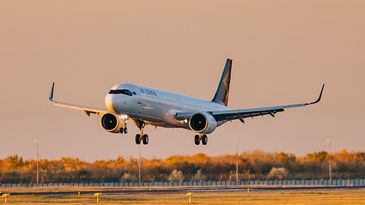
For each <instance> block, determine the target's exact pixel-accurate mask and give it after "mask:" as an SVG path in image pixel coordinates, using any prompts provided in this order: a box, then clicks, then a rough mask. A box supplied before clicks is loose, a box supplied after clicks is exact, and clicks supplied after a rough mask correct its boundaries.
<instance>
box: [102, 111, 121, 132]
mask: <svg viewBox="0 0 365 205" xmlns="http://www.w3.org/2000/svg"><path fill="white" fill-rule="evenodd" d="M100 124H101V127H103V128H104V129H105V130H106V131H108V132H112V133H120V129H121V128H123V127H124V121H123V120H122V119H121V118H120V117H119V116H117V115H115V114H113V113H105V114H103V115H102V116H101V118H100Z"/></svg>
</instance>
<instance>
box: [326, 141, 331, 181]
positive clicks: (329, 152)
mask: <svg viewBox="0 0 365 205" xmlns="http://www.w3.org/2000/svg"><path fill="white" fill-rule="evenodd" d="M326 142H327V143H328V176H329V177H328V178H329V180H330V184H332V156H331V140H329V139H328V140H326Z"/></svg>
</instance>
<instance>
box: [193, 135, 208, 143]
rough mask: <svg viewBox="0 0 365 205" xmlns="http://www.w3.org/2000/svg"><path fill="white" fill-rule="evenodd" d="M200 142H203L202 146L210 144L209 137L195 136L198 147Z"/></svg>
mask: <svg viewBox="0 0 365 205" xmlns="http://www.w3.org/2000/svg"><path fill="white" fill-rule="evenodd" d="M200 141H201V142H202V145H206V144H208V136H207V135H200V134H197V135H195V136H194V143H195V144H196V145H199V144H200Z"/></svg>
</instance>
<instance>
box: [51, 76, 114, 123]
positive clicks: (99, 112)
mask: <svg viewBox="0 0 365 205" xmlns="http://www.w3.org/2000/svg"><path fill="white" fill-rule="evenodd" d="M54 86H55V83H53V84H52V89H51V93H50V94H49V98H48V100H49V101H50V102H51V103H52V104H53V105H55V106H58V107H65V108H70V109H74V110H80V111H84V112H85V113H86V114H87V115H88V116H90V114H96V115H102V114H104V113H107V112H108V111H106V110H103V109H98V108H90V107H84V106H80V105H73V104H68V103H63V102H57V101H55V100H53V93H54Z"/></svg>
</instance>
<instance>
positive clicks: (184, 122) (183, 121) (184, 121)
mask: <svg viewBox="0 0 365 205" xmlns="http://www.w3.org/2000/svg"><path fill="white" fill-rule="evenodd" d="M180 122H181V123H182V124H186V123H188V120H187V119H185V120H181V121H180Z"/></svg>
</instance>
